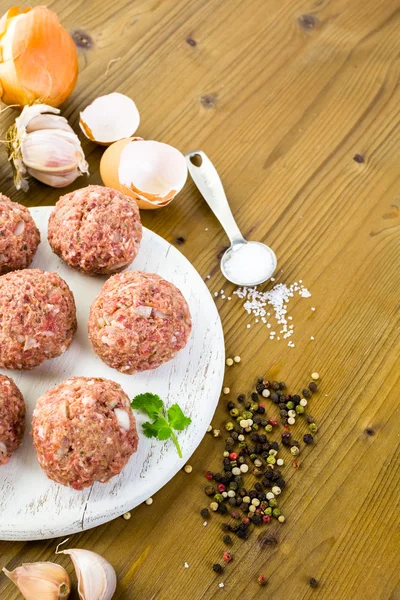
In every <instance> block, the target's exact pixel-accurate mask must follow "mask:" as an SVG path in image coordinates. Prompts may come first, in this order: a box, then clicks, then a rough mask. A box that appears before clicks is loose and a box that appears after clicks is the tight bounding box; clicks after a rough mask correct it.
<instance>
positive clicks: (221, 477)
mask: <svg viewBox="0 0 400 600" xmlns="http://www.w3.org/2000/svg"><path fill="white" fill-rule="evenodd" d="M312 379H313V381H311V382H310V383H309V385H308V387H307V388H305V389H304V390H303V391H302V394H301V395H300V394H294V395H290V394H288V393H287V388H286V384H285V382H283V381H281V382H278V381H268V380H265V379H264V378H263V377H259V378H258V380H257V382H256V385H255V391H254V392H252V393H251V395H250V397H246V396H245V395H244V394H240V395H239V396H238V397H237V402H236V403H235V402H233V401H232V400H229V401H228V403H227V410H228V412H229V415H230V419H229V420H228V421H227V422H226V423H225V430H226V431H227V433H228V436H227V438H226V440H225V450H224V452H223V461H222V469H221V471H220V472H211V471H207V472H206V473H205V476H206V478H207V479H208V480H209V483H208V484H207V485H206V486H205V488H204V492H205V494H206V495H207V496H209V497H210V499H211V502H210V505H209V509H211V511H213V512H217V513H220V514H222V515H229V516H230V517H231V519H232V521H230V523H226V522H224V523H222V525H221V528H222V530H223V532H224V535H223V538H222V540H223V542H224V544H225V545H227V546H231V545H232V543H233V540H232V537H231V535H230V534H234V535H236V536H237V537H238V538H240V539H247V538H248V536H249V534H250V531H251V528H252V527H251V526H252V525H253V526H259V525H262V524H269V523H271V521H272V520H273V519H275V520H276V521H278V522H279V523H284V522H285V517H284V515H283V514H282V513H281V510H280V508H279V506H278V499H279V497H280V495H281V493H282V491H283V490H284V489H285V487H286V480H285V478H284V477H283V473H282V469H281V467H283V466H284V465H285V460H284V459H283V458H282V457H281V456H280V452H281V450H282V446H283V447H284V448H286V449H287V450H288V451H289V452H290V454H291V457H294V458H296V457H297V456H298V454H299V453H300V442H299V441H297V440H295V439H293V437H292V427H293V425H295V423H296V420H297V419H298V418H304V419H305V421H306V423H307V426H308V429H309V433H306V434H305V435H304V437H303V442H304V444H305V445H309V444H311V443H312V442H313V441H314V435H315V433H316V432H317V431H318V427H317V425H316V424H315V421H314V419H313V417H312V416H311V415H309V414H307V413H306V407H307V406H308V400H309V399H310V398H311V396H312V394H313V393H315V392H317V390H318V386H317V384H316V383H315V380H316V379H319V375H318V373H313V374H312ZM226 389H227V388H226ZM224 392H225V389H224ZM266 400H268V401H269V402H270V403H271V405H272V406H273V405H274V404H275V405H276V408H277V409H278V411H279V417H280V418H279V420H278V418H275V417H270V416H268V415H267V410H266V405H265V401H266ZM280 424H281V426H283V428H284V429H283V431H282V430H281V433H280V442H281V443H280V444H279V443H278V442H277V441H276V440H272V439H271V434H272V433H273V432H277V431H279V425H280ZM211 429H212V428H211ZM214 431H215V430H214ZM296 465H298V463H297V462H296V461H294V462H293V466H294V467H296ZM249 475H252V478H251V480H252V484H251V485H248V486H247V487H245V481H244V478H245V477H248V476H249ZM249 479H250V478H249ZM211 482H213V483H211ZM209 509H207V508H204V509H203V510H202V511H201V515H202V517H203V518H207V513H208V514H209ZM223 560H224V561H225V562H230V561H231V560H232V555H231V554H229V553H228V552H224V554H223ZM213 570H214V571H215V572H216V573H221V572H222V570H223V567H222V565H221V564H219V563H218V564H214V565H213ZM260 579H261V581H260V580H259V583H260V584H261V585H265V583H266V579H265V578H264V576H260Z"/></svg>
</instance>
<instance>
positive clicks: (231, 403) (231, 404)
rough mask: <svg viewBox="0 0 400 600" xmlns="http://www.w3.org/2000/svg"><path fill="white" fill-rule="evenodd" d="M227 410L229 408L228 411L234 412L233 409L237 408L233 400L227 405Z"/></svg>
mask: <svg viewBox="0 0 400 600" xmlns="http://www.w3.org/2000/svg"><path fill="white" fill-rule="evenodd" d="M226 408H227V409H228V410H232V408H235V404H234V402H232V400H230V401H229V402H228V404H227V405H226Z"/></svg>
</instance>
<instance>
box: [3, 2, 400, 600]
mask: <svg viewBox="0 0 400 600" xmlns="http://www.w3.org/2000/svg"><path fill="white" fill-rule="evenodd" d="M49 6H50V7H51V8H53V9H54V10H56V11H57V12H58V13H59V15H60V17H61V19H62V21H63V23H64V24H65V25H66V26H67V27H68V28H69V29H70V30H71V31H72V30H74V31H78V32H79V33H78V34H76V38H77V39H78V40H83V41H84V43H83V46H84V48H81V49H80V50H79V52H80V66H81V73H80V78H79V81H78V85H77V88H76V90H75V92H74V93H73V95H72V97H71V98H70V99H69V100H68V102H67V103H66V105H65V109H64V114H65V115H66V116H67V117H69V118H70V120H71V123H72V125H73V126H75V127H76V125H77V121H78V113H79V109H81V108H82V107H83V106H85V105H86V104H87V103H88V102H89V101H91V100H92V99H93V98H95V97H96V96H97V95H100V94H102V93H105V92H110V91H114V90H117V91H121V92H125V93H128V94H129V95H131V96H132V97H133V98H134V99H135V101H136V102H137V105H138V107H139V109H140V112H141V118H142V120H141V126H140V129H139V134H140V135H142V136H143V137H145V138H154V139H159V140H162V141H165V142H168V143H171V144H173V145H176V146H177V147H178V148H180V149H181V150H183V151H186V150H189V149H192V148H196V147H200V148H202V149H203V150H204V151H205V152H206V153H207V154H208V155H209V156H210V158H211V159H212V160H213V162H214V163H215V165H216V167H217V169H218V170H219V172H220V174H221V176H222V178H223V181H224V184H225V188H226V191H227V194H228V197H229V198H230V201H231V204H232V208H233V211H234V214H235V215H236V217H237V220H238V224H239V226H240V227H241V228H242V230H243V233H244V234H245V235H248V236H249V237H251V238H253V239H260V240H263V241H267V242H268V243H269V244H270V245H271V246H272V247H273V248H274V250H275V251H276V253H277V256H278V263H279V268H280V269H281V271H280V272H279V275H278V277H277V281H283V282H287V283H291V282H293V281H295V280H296V279H299V278H301V279H302V280H303V282H304V284H305V285H307V286H308V287H309V288H310V290H311V292H312V294H313V297H312V301H313V305H314V306H315V307H316V309H317V310H316V311H315V313H313V314H312V315H311V314H310V311H309V304H307V303H304V302H303V301H302V302H298V303H296V304H295V305H294V307H293V312H292V314H293V317H294V320H295V322H296V334H295V336H294V338H293V340H294V342H295V344H296V346H295V348H292V349H290V348H288V347H287V346H286V344H284V343H280V342H277V341H276V342H271V341H269V339H268V338H267V335H266V332H265V329H263V328H261V327H256V326H255V325H254V326H252V327H251V329H247V328H246V323H247V322H248V319H247V318H246V315H245V313H244V311H243V309H242V308H241V306H240V302H239V301H236V300H233V301H231V302H223V301H222V300H220V299H218V300H217V303H218V307H219V309H220V313H221V317H222V320H223V325H224V330H225V335H226V348H227V354H228V355H233V354H240V355H241V357H242V362H241V364H240V365H239V366H236V367H235V368H234V369H231V370H229V371H228V372H227V374H226V383H227V385H229V387H230V388H231V390H232V393H233V394H236V393H239V392H242V391H246V392H247V391H250V389H251V385H252V382H253V379H254V378H255V377H256V376H257V375H259V374H264V373H267V372H268V371H270V370H271V369H273V372H274V373H275V374H276V376H277V377H279V378H281V379H286V380H287V381H288V383H290V384H291V386H292V387H294V388H298V387H299V386H301V385H303V384H304V383H307V381H308V378H309V373H310V372H311V370H314V369H316V370H318V371H319V372H320V373H321V375H322V382H321V393H320V394H319V395H317V396H315V398H314V400H313V403H312V411H313V413H314V416H315V418H316V419H317V420H318V422H319V423H320V425H321V428H320V433H319V435H318V442H317V444H316V445H315V446H313V447H312V448H309V449H307V451H304V452H303V454H302V455H301V468H300V469H298V470H294V469H293V470H292V469H290V468H288V469H287V477H288V479H289V485H288V488H287V490H286V491H285V495H284V496H282V507H283V509H284V512H285V515H286V516H287V522H286V523H285V525H284V526H282V527H280V528H278V527H276V526H273V527H271V531H274V532H276V535H278V536H279V544H278V545H277V546H275V547H273V548H270V547H268V548H266V549H264V550H261V549H260V547H259V545H258V543H257V534H253V535H252V537H251V538H250V539H249V540H248V541H247V542H245V543H238V542H235V544H234V546H233V549H232V552H233V554H234V561H233V562H232V563H231V565H229V566H228V567H227V568H226V570H225V573H224V575H223V576H220V577H216V576H215V575H214V573H213V572H212V570H211V565H212V563H214V562H215V561H217V560H220V558H221V553H222V551H223V547H222V542H221V532H220V530H219V524H220V522H221V520H220V519H218V518H212V519H210V523H209V525H208V526H207V527H203V525H202V519H201V517H200V516H199V514H198V512H199V510H200V508H202V507H203V506H204V505H205V497H204V495H203V491H202V487H203V485H204V482H205V480H204V476H203V472H204V470H205V469H206V468H208V467H210V468H211V469H212V468H217V467H218V466H219V460H220V455H221V452H222V450H223V444H222V442H221V441H217V440H214V439H212V438H210V437H206V439H205V440H204V441H203V443H202V444H201V446H200V447H199V449H198V450H197V452H196V453H195V455H194V456H193V458H192V459H191V464H192V466H193V472H192V474H191V475H190V476H189V475H186V474H185V473H183V472H181V473H178V474H177V476H176V477H175V478H174V479H173V480H172V481H171V482H170V483H169V484H168V485H167V486H166V487H165V488H163V490H162V491H161V492H159V493H158V494H157V495H156V496H155V499H154V504H153V505H152V506H151V507H149V506H146V505H142V506H140V507H139V508H137V509H135V511H134V512H133V513H132V518H131V520H130V521H127V522H126V521H124V520H122V519H118V520H116V521H113V522H112V523H110V524H108V525H105V526H101V527H99V528H96V529H94V530H91V531H88V532H86V533H84V534H81V535H77V536H74V538H73V539H72V540H71V541H70V544H71V545H77V546H85V547H86V548H89V549H94V550H96V551H97V552H100V553H104V554H105V555H106V556H107V558H109V560H111V562H112V563H113V564H114V565H115V567H116V569H117V572H118V576H119V586H118V591H117V593H116V596H115V598H118V599H123V600H131V599H133V598H143V599H144V600H171V599H173V598H179V599H183V600H186V599H187V598H191V599H193V600H209V599H214V598H218V597H221V595H227V596H228V595H229V598H231V599H238V598H240V599H241V600H253V599H255V600H257V599H259V598H265V597H267V595H268V596H271V597H274V598H277V599H278V600H281V599H282V600H283V599H284V600H308V599H310V598H314V597H318V598H319V599H323V600H339V599H340V600H353V599H355V600H399V599H400V575H399V573H400V552H399V550H400V534H399V526H400V511H399V493H398V490H399V485H400V436H399V414H400V413H399V409H400V399H399V394H398V389H399V384H400V371H399V359H398V357H399V351H400V302H399V292H400V278H399V266H398V265H399V255H400V193H399V188H400V176H399V172H400V171H399V159H400V135H399V134H400V111H399V106H400V88H399V74H400V73H399V70H400V63H399V50H400V42H399V35H398V32H399V27H400V2H399V0H382V1H380V2H376V1H374V0H353V1H352V2H348V0H330V1H329V0H309V1H307V2H303V1H302V2H301V1H300V0H279V1H278V0H242V1H240V0H231V1H230V2H226V1H225V2H224V1H221V0H208V1H205V0H196V1H195V0H175V1H172V0H170V1H168V0H166V1H164V2H160V1H158V0H137V1H135V2H128V1H123V0H115V2H113V3H108V2H107V3H103V2H99V1H95V0H86V1H85V2H83V1H81V2H79V1H76V0H71V2H69V3H68V4H67V3H64V2H61V1H60V0H56V1H54V2H50V3H49ZM0 7H1V8H2V10H3V11H4V10H6V8H8V5H7V3H5V2H4V1H3V0H1V1H0ZM188 40H190V41H188ZM115 59H119V60H118V61H116V62H113V63H110V61H112V60H115ZM107 65H109V67H108V74H106V73H107ZM3 118H4V126H6V123H7V119H10V115H9V114H8V113H5V114H4V115H3ZM84 149H85V152H86V153H87V157H88V160H89V163H90V168H91V176H90V182H92V183H99V181H100V179H99V172H98V165H99V158H100V156H101V153H102V149H101V148H98V147H96V146H94V145H93V144H91V143H89V142H84ZM356 154H359V155H360V156H362V158H363V162H356V161H355V160H354V158H353V157H354V156H355V155H356ZM86 181H87V180H84V179H81V180H80V181H77V182H75V184H74V186H73V187H79V186H80V185H84V184H85V183H86ZM1 183H2V190H1V191H3V193H6V194H9V195H11V197H12V198H13V199H15V200H20V201H24V202H25V203H30V204H31V205H37V204H52V203H54V202H55V200H56V199H57V197H58V193H57V192H56V191H54V190H51V189H50V188H46V187H44V186H41V185H40V184H37V185H36V184H33V185H32V186H31V190H30V192H29V194H28V195H27V196H24V195H23V194H22V193H21V194H17V193H15V192H14V191H13V188H12V179H11V176H10V171H9V165H8V164H7V163H6V159H5V158H4V162H3V163H2V167H1ZM143 222H144V224H145V225H146V226H147V227H149V228H151V229H153V230H154V231H156V232H157V233H159V234H160V235H162V236H164V237H165V238H166V239H167V240H168V241H171V242H172V243H177V240H178V238H179V241H180V242H182V241H183V243H181V245H180V249H181V250H182V251H183V252H184V254H185V255H186V256H187V257H188V258H189V260H191V261H192V262H193V264H194V265H195V267H196V268H197V269H198V270H199V272H200V273H201V274H202V275H203V276H206V275H207V274H211V275H212V277H211V279H210V280H209V286H210V289H211V290H212V291H215V290H220V289H221V287H223V288H224V289H225V290H226V291H228V292H229V293H230V292H231V291H232V287H231V286H229V285H227V284H226V282H225V281H224V280H223V278H222V276H221V275H220V274H219V269H218V254H219V253H220V252H221V250H222V249H223V248H224V247H225V245H226V238H225V237H224V234H223V233H222V232H221V230H220V228H219V226H218V224H217V222H216V221H215V220H214V218H213V217H212V215H211V214H210V212H209V210H208V208H207V206H206V204H205V203H204V202H203V201H202V200H201V198H200V197H199V195H198V193H197V191H196V190H195V188H194V186H193V185H192V184H190V183H189V184H188V185H187V186H186V188H185V190H184V191H183V192H182V193H181V194H180V195H179V196H178V198H177V199H176V200H175V201H174V202H173V203H172V204H171V205H170V206H169V207H168V208H166V209H164V210H160V211H154V212H153V213H152V214H150V213H143ZM311 335H312V336H315V340H314V341H311V340H310V336H311ZM224 402H225V399H224V400H222V401H221V403H220V407H219V409H218V411H217V413H216V416H215V418H214V421H213V422H214V424H215V425H222V423H223V419H224V417H225V412H224ZM367 428H371V429H372V430H373V432H374V435H368V434H367V433H366V429H367ZM54 548H55V543H54V542H53V541H50V542H35V543H31V544H26V543H1V544H0V554H1V557H2V563H3V564H4V565H7V567H8V568H13V567H15V566H16V565H18V564H20V563H21V562H22V561H24V562H26V561H31V560H49V559H50V560H51V559H53V558H54ZM185 561H186V562H187V563H188V564H189V565H190V566H189V568H188V569H185V568H184V563H185ZM60 562H61V563H62V564H65V565H67V566H68V569H69V571H71V567H70V565H69V563H68V560H67V558H66V557H60ZM260 572H264V573H265V574H266V576H267V577H268V578H269V585H268V588H263V589H261V588H259V587H258V586H257V583H256V581H255V580H256V578H257V576H258V575H259V573H260ZM309 577H315V578H316V579H318V581H319V582H320V587H319V589H317V590H311V589H310V588H309V587H308V584H307V580H308V578H309ZM220 581H223V582H224V583H225V589H224V590H221V589H219V588H218V583H219V582H220ZM0 596H1V598H2V600H3V598H4V599H5V600H15V599H16V598H17V597H18V595H17V592H16V590H14V589H13V588H12V587H11V585H9V584H8V582H7V581H6V580H5V579H4V578H0ZM74 598H76V596H75V597H74Z"/></svg>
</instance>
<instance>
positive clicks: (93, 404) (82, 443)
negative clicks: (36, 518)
mask: <svg viewBox="0 0 400 600" xmlns="http://www.w3.org/2000/svg"><path fill="white" fill-rule="evenodd" d="M32 435H33V443H34V446H35V449H36V454H37V458H38V461H39V463H40V466H41V467H42V469H43V470H44V471H45V472H46V475H47V476H48V477H49V478H50V479H52V480H53V481H57V483H61V484H62V485H66V486H70V487H72V488H74V489H75V490H82V489H83V488H85V487H89V486H91V485H92V484H93V483H94V482H95V481H100V482H102V483H105V482H106V481H108V480H109V479H111V477H114V475H118V473H120V472H121V471H122V469H123V467H124V466H125V465H126V463H127V462H128V460H129V458H130V457H131V455H132V454H133V453H134V452H136V450H137V446H138V434H137V431H136V423H135V417H134V416H133V412H132V409H131V407H130V400H129V398H128V396H127V395H126V394H125V392H124V391H123V389H122V388H121V386H120V385H118V383H115V382H114V381H110V380H108V379H100V378H94V377H93V378H87V377H72V378H71V379H68V380H67V381H64V382H63V383H60V384H59V385H58V386H56V387H55V388H53V389H52V390H49V391H48V392H46V393H45V394H43V396H41V397H40V398H39V400H38V401H37V404H36V408H35V410H34V413H33V420H32Z"/></svg>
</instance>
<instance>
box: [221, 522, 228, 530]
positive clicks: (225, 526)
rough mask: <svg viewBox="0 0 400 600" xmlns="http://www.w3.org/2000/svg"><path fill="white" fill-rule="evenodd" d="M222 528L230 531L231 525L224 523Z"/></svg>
mask: <svg viewBox="0 0 400 600" xmlns="http://www.w3.org/2000/svg"><path fill="white" fill-rule="evenodd" d="M221 529H222V531H230V527H229V525H228V523H222V525H221Z"/></svg>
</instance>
